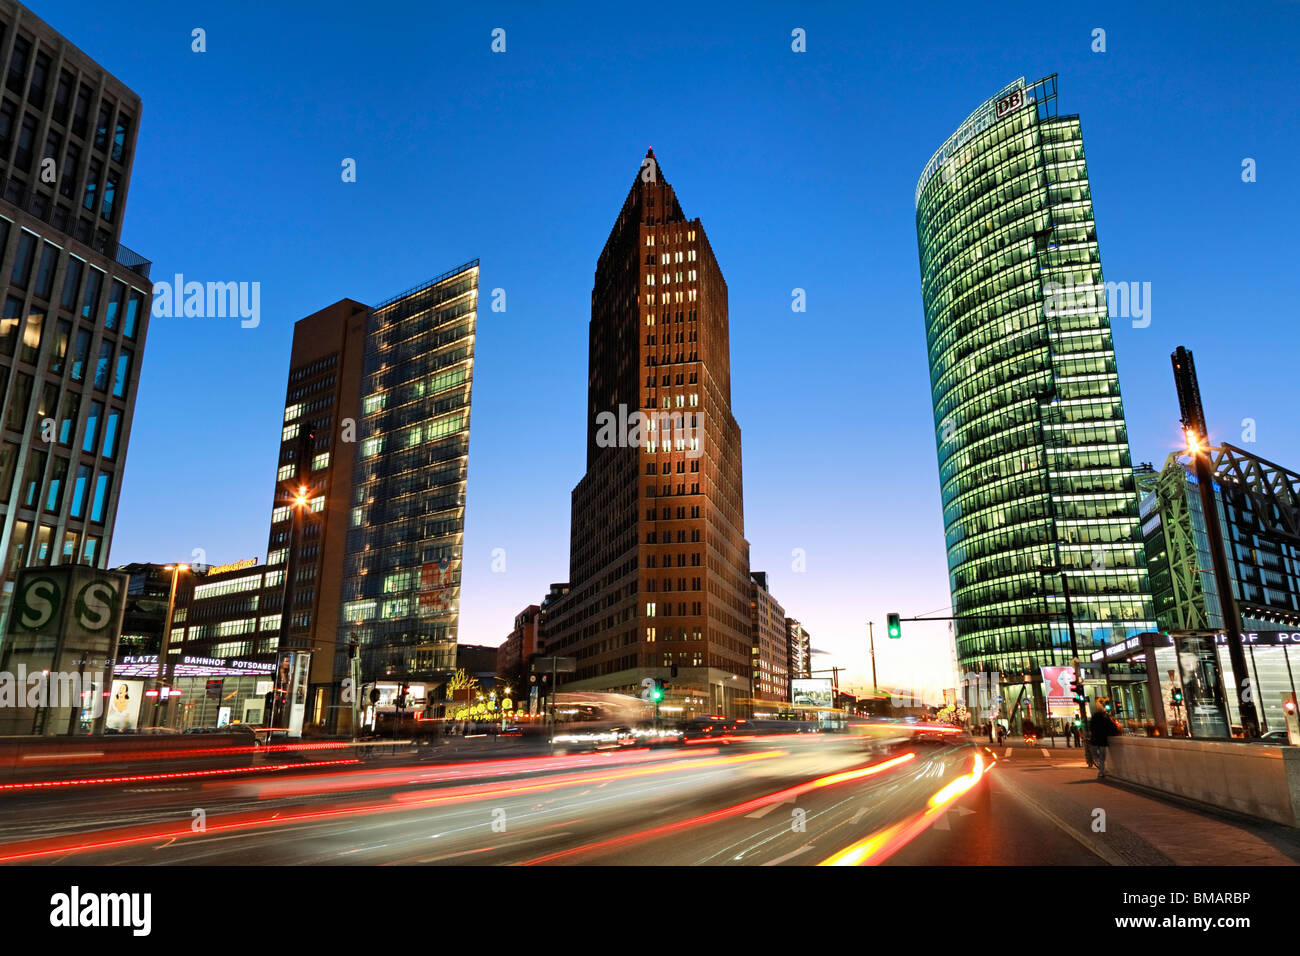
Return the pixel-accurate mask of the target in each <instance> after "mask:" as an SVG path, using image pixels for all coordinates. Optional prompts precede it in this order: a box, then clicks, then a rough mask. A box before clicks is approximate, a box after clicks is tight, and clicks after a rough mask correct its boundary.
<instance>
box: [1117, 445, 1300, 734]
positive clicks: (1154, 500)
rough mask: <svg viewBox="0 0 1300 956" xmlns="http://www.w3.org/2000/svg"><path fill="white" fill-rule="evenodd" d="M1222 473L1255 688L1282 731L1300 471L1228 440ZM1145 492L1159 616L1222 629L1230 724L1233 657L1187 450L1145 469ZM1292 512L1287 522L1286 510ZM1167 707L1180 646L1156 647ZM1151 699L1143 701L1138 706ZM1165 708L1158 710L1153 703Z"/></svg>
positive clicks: (1221, 493)
mask: <svg viewBox="0 0 1300 956" xmlns="http://www.w3.org/2000/svg"><path fill="white" fill-rule="evenodd" d="M1211 459H1212V463H1213V471H1214V473H1215V475H1216V478H1217V480H1216V482H1215V485H1214V502H1215V506H1216V510H1217V515H1216V518H1217V520H1218V522H1219V527H1220V530H1221V532H1222V535H1223V541H1224V544H1225V547H1226V550H1227V557H1228V569H1229V576H1230V578H1231V581H1232V590H1233V596H1234V598H1235V599H1236V602H1237V608H1238V611H1239V613H1240V615H1241V625H1242V635H1243V640H1242V643H1243V645H1244V647H1245V651H1246V666H1247V670H1248V672H1249V674H1250V677H1251V679H1252V680H1253V681H1254V684H1255V688H1256V691H1257V693H1256V695H1255V699H1256V701H1257V702H1258V706H1259V711H1260V717H1261V723H1262V725H1263V729H1264V730H1284V729H1285V728H1286V722H1285V717H1284V714H1283V711H1282V702H1283V695H1284V694H1294V693H1295V692H1296V677H1297V675H1298V674H1300V652H1298V653H1297V654H1296V655H1295V656H1294V657H1293V656H1292V654H1291V651H1290V646H1291V645H1292V644H1296V643H1300V535H1297V534H1296V531H1297V527H1296V525H1297V519H1300V510H1297V505H1296V502H1300V474H1297V473H1296V472H1294V471H1291V470H1290V469H1287V468H1285V467H1283V466H1281V465H1275V464H1274V463H1272V462H1269V461H1266V460H1264V459H1262V458H1259V457H1258V456H1255V455H1253V454H1251V453H1250V452H1247V451H1244V450H1242V449H1239V448H1235V447H1233V446H1230V445H1225V446H1218V447H1216V448H1214V449H1212V450H1211ZM1137 479H1138V486H1139V488H1140V489H1141V491H1142V492H1143V496H1142V531H1143V536H1144V538H1145V542H1146V553H1147V559H1148V561H1149V562H1150V567H1151V586H1152V594H1153V597H1154V600H1155V611H1156V620H1157V622H1158V623H1159V629H1160V630H1161V631H1162V632H1177V631H1202V632H1210V633H1214V634H1215V635H1216V641H1215V643H1216V644H1217V649H1218V659H1219V672H1220V675H1221V680H1222V682H1223V685H1224V691H1225V693H1224V699H1225V700H1226V703H1227V707H1228V712H1229V713H1228V717H1229V722H1230V723H1231V724H1233V725H1239V724H1240V723H1241V718H1240V714H1239V713H1238V710H1237V694H1236V689H1235V685H1234V678H1233V672H1232V665H1231V663H1230V662H1229V660H1228V652H1227V646H1226V641H1225V638H1224V636H1223V633H1222V632H1223V624H1224V620H1223V611H1222V606H1221V604H1220V600H1219V593H1218V590H1217V586H1216V583H1215V578H1214V574H1213V573H1212V572H1211V571H1210V569H1211V568H1212V567H1213V559H1212V557H1211V555H1210V546H1209V538H1208V536H1207V534H1206V528H1205V512H1204V510H1203V509H1202V507H1201V496H1200V491H1199V488H1198V486H1197V483H1196V475H1195V470H1194V468H1193V467H1192V466H1191V464H1190V462H1189V460H1188V458H1187V456H1186V455H1184V454H1181V453H1178V454H1174V455H1171V456H1170V457H1169V459H1168V461H1167V462H1166V463H1165V466H1164V468H1163V469H1162V470H1161V471H1156V470H1155V469H1154V468H1151V467H1150V466H1145V467H1142V468H1139V469H1138V470H1137ZM1284 511H1289V513H1290V514H1289V520H1286V518H1284V515H1283V512H1284ZM1154 654H1155V657H1154V660H1155V661H1156V662H1157V670H1158V681H1159V684H1157V683H1153V682H1148V684H1147V685H1146V686H1147V687H1148V688H1149V687H1151V686H1163V688H1164V691H1165V693H1163V694H1162V696H1163V697H1164V698H1165V699H1164V700H1163V701H1162V702H1161V705H1160V706H1161V709H1163V710H1164V712H1165V716H1166V717H1168V716H1169V715H1170V713H1171V712H1170V711H1169V703H1170V701H1169V700H1168V694H1167V691H1168V690H1169V689H1170V688H1171V687H1172V686H1173V683H1174V682H1173V681H1171V680H1169V679H1168V675H1169V673H1170V672H1171V671H1175V667H1176V662H1175V660H1174V648H1173V647H1171V646H1166V645H1164V644H1161V645H1160V646H1159V648H1158V649H1157V650H1155V651H1154ZM1145 703H1147V702H1145V701H1143V702H1137V703H1135V705H1134V706H1140V705H1142V704H1145ZM1151 709H1152V710H1157V708H1154V707H1153V708H1151Z"/></svg>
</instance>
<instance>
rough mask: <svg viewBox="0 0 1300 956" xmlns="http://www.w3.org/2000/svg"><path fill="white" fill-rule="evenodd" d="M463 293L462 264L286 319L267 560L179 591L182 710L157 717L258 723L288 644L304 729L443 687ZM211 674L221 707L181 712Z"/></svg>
mask: <svg viewBox="0 0 1300 956" xmlns="http://www.w3.org/2000/svg"><path fill="white" fill-rule="evenodd" d="M477 298H478V262H477V260H475V261H473V262H470V263H468V264H467V265H464V266H461V267H460V268H458V269H455V270H452V271H451V272H448V273H446V274H445V275H442V276H439V277H438V278H436V279H433V280H431V281H429V282H427V283H425V284H423V285H421V286H419V287H418V288H416V289H413V290H411V291H410V292H407V293H404V294H403V295H401V296H398V297H396V298H394V299H391V300H389V301H388V302H385V303H383V304H381V305H380V306H378V307H377V308H374V309H371V308H370V307H369V306H366V305H363V304H362V303H360V302H356V301H354V300H352V299H343V300H340V301H339V302H336V303H334V304H333V305H331V306H328V307H327V308H325V309H322V310H320V311H319V312H316V313H314V314H312V315H309V316H307V317H306V318H304V319H302V320H300V321H299V322H298V323H297V324H296V325H295V326H294V336H293V346H292V351H291V354H290V360H289V375H288V382H287V386H286V390H285V400H284V408H283V418H282V422H281V429H282V430H281V435H280V438H281V444H280V453H279V457H278V462H277V471H276V476H275V490H274V493H273V499H272V504H271V527H270V536H269V538H268V541H267V560H266V563H265V564H264V565H263V564H259V563H257V561H256V560H255V559H250V560H246V561H241V562H236V563H235V564H234V565H231V566H227V567H222V568H216V569H211V570H209V571H207V573H206V574H202V575H199V576H195V577H194V580H193V581H191V582H190V586H189V587H185V588H181V590H180V592H179V594H178V599H177V603H176V612H175V619H174V622H173V627H172V631H171V641H170V646H169V648H168V651H167V654H168V661H167V666H168V673H169V674H170V675H174V680H173V685H174V686H175V687H176V688H178V689H180V690H181V691H182V699H183V700H184V701H185V704H186V705H187V706H185V707H184V708H183V709H182V710H177V709H176V708H173V710H172V715H173V716H172V718H171V722H172V724H173V725H177V726H189V725H190V724H189V723H188V722H192V721H203V722H206V724H207V725H211V724H212V723H213V722H214V721H216V720H221V719H230V720H234V721H238V720H265V719H266V718H267V717H268V716H269V715H268V714H267V713H265V711H264V703H265V700H266V696H265V695H266V693H267V691H268V682H269V681H270V680H271V679H273V678H276V674H277V672H278V670H277V669H279V668H283V667H284V666H285V663H284V655H286V654H294V655H299V657H300V659H301V660H302V661H303V662H304V663H303V665H302V666H303V667H304V673H303V675H302V677H303V680H302V684H303V687H304V693H303V695H302V698H303V699H302V701H301V703H302V705H303V709H302V712H301V714H300V715H298V716H296V717H294V718H293V719H294V721H295V722H296V721H298V720H299V719H300V722H301V725H302V727H303V728H305V730H306V731H307V732H309V733H310V732H312V731H313V730H321V731H337V732H346V731H348V730H349V729H350V728H351V726H352V717H353V707H352V704H353V702H355V701H358V700H360V695H361V693H362V691H363V690H365V689H368V688H372V687H373V689H375V690H378V691H379V692H380V700H379V701H378V703H377V704H376V708H377V710H379V711H383V710H385V709H387V710H391V709H392V707H393V702H394V700H395V699H396V698H397V696H398V693H399V692H400V689H401V687H402V686H403V685H404V684H405V685H407V687H408V693H409V697H410V701H411V703H410V706H409V707H408V709H409V710H421V709H424V708H425V706H426V704H430V703H435V702H437V701H440V700H441V699H442V697H441V696H440V695H439V693H438V690H439V688H440V687H441V684H442V682H443V681H445V680H446V679H447V678H448V677H449V676H450V675H451V673H452V672H453V671H454V670H455V668H456V667H457V655H456V631H457V628H456V622H457V621H458V618H459V594H460V560H461V546H462V535H463V531H464V517H465V507H464V502H465V479H466V455H467V451H468V444H469V406H470V390H471V385H472V381H473V357H474V326H475V320H476V315H477ZM286 605H287V607H288V608H289V615H288V616H287V617H286V616H285V614H284V608H285V607H286ZM354 646H355V648H356V651H355V654H356V658H355V662H354V659H353V651H352V648H353V647H354ZM493 654H495V651H493ZM475 659H476V661H479V662H480V664H481V659H482V654H481V653H480V654H479V656H478V657H477V658H475ZM297 666H299V665H298V663H297V661H296V660H295V661H291V663H290V665H289V667H290V668H296V667H297ZM480 669H482V667H481V666H480ZM487 670H491V667H490V666H489V667H487ZM276 679H278V678H276ZM216 680H223V681H225V682H226V683H225V690H224V691H223V699H225V701H226V702H225V703H224V704H223V705H222V706H221V707H207V706H202V707H199V708H197V709H196V708H195V706H193V704H194V703H195V702H196V701H197V695H198V694H199V692H200V691H202V692H203V693H207V692H208V691H207V688H208V687H209V686H210V685H209V682H211V681H216ZM295 680H296V678H295ZM347 680H353V681H356V682H357V683H358V686H356V687H355V688H354V693H353V695H352V699H351V700H347V699H345V695H344V694H343V688H344V682H345V681H347ZM295 686H296V684H295ZM369 703H370V702H369V700H368V699H367V700H366V702H365V704H366V706H369ZM223 707H224V708H225V710H224V711H223V709H222V708H223ZM178 714H179V715H180V716H177V715H178ZM276 721H277V726H285V718H284V715H282V714H277V716H276Z"/></svg>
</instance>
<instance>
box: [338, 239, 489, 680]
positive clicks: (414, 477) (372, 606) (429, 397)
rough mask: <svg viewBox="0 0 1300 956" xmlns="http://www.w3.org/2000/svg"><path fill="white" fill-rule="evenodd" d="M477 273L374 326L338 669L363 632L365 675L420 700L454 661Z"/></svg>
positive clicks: (418, 291)
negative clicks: (403, 686) (405, 686)
mask: <svg viewBox="0 0 1300 956" xmlns="http://www.w3.org/2000/svg"><path fill="white" fill-rule="evenodd" d="M478 275H479V269H478V260H477V259H476V260H474V261H472V262H469V263H467V264H465V265H463V266H461V267H459V268H457V269H453V270H452V271H450V272H447V273H445V274H443V275H441V276H438V277H437V278H436V279H432V280H430V281H429V282H426V283H424V284H423V285H421V286H419V287H417V288H415V289H412V290H410V291H409V292H405V293H403V294H401V295H399V296H397V297H395V298H393V299H390V300H388V301H387V302H384V303H382V304H380V305H379V306H377V307H376V308H375V309H374V310H372V311H371V312H370V315H369V317H368V320H367V325H366V348H365V374H364V379H363V383H362V388H361V413H360V417H359V418H358V419H357V433H356V439H357V442H358V445H357V460H356V465H355V468H354V471H353V479H352V506H351V510H350V513H349V524H348V534H347V554H346V558H345V562H344V570H343V597H342V614H341V616H340V623H339V627H338V638H337V641H338V650H339V655H338V666H337V668H336V675H341V674H346V673H347V671H346V670H345V667H346V666H348V665H347V664H346V656H347V647H348V645H349V644H351V643H352V642H354V641H355V642H356V644H357V645H358V647H359V659H360V662H361V663H360V672H361V680H362V682H363V683H370V682H379V683H381V684H383V685H385V686H381V687H380V688H379V689H380V691H381V693H384V692H386V691H387V690H388V689H391V688H390V685H394V684H399V683H405V684H409V685H410V694H411V696H412V697H413V698H414V699H415V700H417V701H420V700H428V699H429V695H432V694H434V693H435V689H436V688H435V685H437V686H440V685H441V682H443V681H444V680H445V679H446V678H447V677H448V676H449V675H450V674H451V673H452V672H453V671H454V670H455V668H456V644H457V636H458V628H457V624H458V621H459V616H460V581H461V561H462V555H463V551H462V549H463V538H464V531H465V487H466V476H467V473H468V472H467V467H468V456H469V425H470V395H471V391H472V385H473V380H474V336H475V327H476V323H477V317H478ZM493 660H494V663H495V658H494V659H493ZM487 669H488V670H491V669H492V665H489V666H488V668H487Z"/></svg>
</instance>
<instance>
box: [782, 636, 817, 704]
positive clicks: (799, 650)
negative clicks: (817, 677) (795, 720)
mask: <svg viewBox="0 0 1300 956" xmlns="http://www.w3.org/2000/svg"><path fill="white" fill-rule="evenodd" d="M785 646H786V661H787V662H788V663H787V665H786V666H787V668H788V669H789V671H790V679H791V680H794V679H795V678H800V677H812V635H810V634H809V633H808V631H807V630H806V629H805V628H804V626H803V625H802V624H800V623H799V622H798V621H796V620H795V619H794V618H792V617H787V618H786V619H785ZM791 699H793V698H791Z"/></svg>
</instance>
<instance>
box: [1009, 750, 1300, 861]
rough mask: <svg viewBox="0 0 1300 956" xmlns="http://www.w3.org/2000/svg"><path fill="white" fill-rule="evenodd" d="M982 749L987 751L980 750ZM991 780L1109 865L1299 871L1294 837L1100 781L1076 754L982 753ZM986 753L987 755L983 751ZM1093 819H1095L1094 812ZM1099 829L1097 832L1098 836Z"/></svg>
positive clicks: (1299, 848)
mask: <svg viewBox="0 0 1300 956" xmlns="http://www.w3.org/2000/svg"><path fill="white" fill-rule="evenodd" d="M984 746H985V747H987V746H988V745H987V744H985V745H984ZM989 749H991V750H992V751H993V753H994V755H995V756H996V757H997V763H996V765H995V773H994V779H996V780H997V781H998V782H999V783H1000V784H1001V785H1002V786H1003V787H1004V788H1005V789H1006V790H1007V791H1008V792H1009V793H1010V795H1012V796H1013V797H1015V798H1017V799H1020V800H1022V801H1023V802H1025V803H1027V804H1028V805H1029V806H1030V807H1032V808H1033V809H1034V810H1035V811H1036V812H1038V813H1039V814H1041V815H1043V816H1045V817H1047V818H1049V819H1051V820H1052V821H1053V822H1054V823H1056V825H1057V826H1059V827H1062V828H1063V829H1065V830H1066V831H1067V832H1069V833H1070V835H1071V836H1073V837H1074V838H1075V839H1076V840H1078V841H1079V842H1080V843H1082V844H1083V845H1085V846H1087V847H1088V848H1089V849H1091V850H1092V851H1093V852H1094V853H1096V854H1097V855H1098V856H1100V857H1102V858H1103V859H1105V860H1106V861H1107V862H1109V863H1112V864H1115V865H1129V866H1132V865H1139V866H1143V865H1145V866H1169V865H1174V866H1278V865H1282V866H1287V865H1292V864H1296V863H1300V830H1295V829H1293V828H1291V827H1285V826H1281V825H1279V824H1274V823H1268V822H1265V821H1247V820H1241V819H1237V818H1232V817H1229V816H1226V815H1224V816H1220V815H1218V814H1216V813H1214V812H1212V811H1208V810H1200V809H1195V808H1192V807H1189V806H1186V805H1183V804H1180V803H1177V802H1174V801H1172V800H1165V799H1162V798H1160V797H1158V796H1155V795H1152V794H1150V793H1148V792H1146V791H1143V790H1140V789H1138V788H1136V787H1132V786H1130V785H1128V784H1124V783H1122V782H1119V781H1115V780H1112V779H1110V778H1107V779H1105V780H1097V774H1096V771H1095V770H1093V769H1092V768H1090V767H1088V766H1087V764H1085V763H1084V759H1083V753H1082V751H1079V750H1074V749H1068V750H1067V749H1066V748H1064V747H1059V748H1057V749H1056V750H1055V751H1053V750H1052V747H1051V746H1050V743H1049V744H1048V746H1047V747H1046V750H1047V751H1048V754H1050V756H1044V755H1043V753H1042V750H1043V748H1039V747H1033V748H1026V747H1024V746H1023V743H1021V745H1019V746H1017V745H1015V744H1013V745H1011V748H1010V751H1011V755H1010V757H1008V756H1006V753H1007V746H1006V745H1005V744H1004V745H1003V746H1002V747H1001V748H998V747H992V748H989ZM986 753H987V751H986ZM1099 811H1100V812H1099ZM1103 825H1104V830H1102V829H1099V828H1100V827H1102V826H1103Z"/></svg>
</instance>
